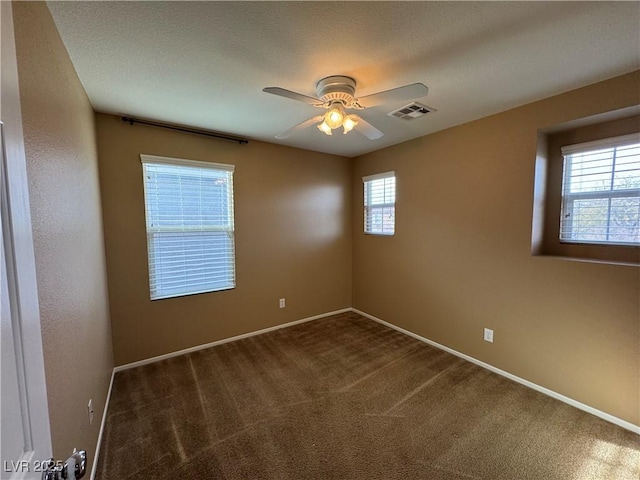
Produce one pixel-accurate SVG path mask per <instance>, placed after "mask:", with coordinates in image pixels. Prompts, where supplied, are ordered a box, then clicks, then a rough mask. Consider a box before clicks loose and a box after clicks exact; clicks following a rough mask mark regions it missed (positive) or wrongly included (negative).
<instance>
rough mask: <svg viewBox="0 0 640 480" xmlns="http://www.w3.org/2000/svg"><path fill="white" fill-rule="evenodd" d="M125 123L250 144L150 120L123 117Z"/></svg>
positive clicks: (243, 140)
mask: <svg viewBox="0 0 640 480" xmlns="http://www.w3.org/2000/svg"><path fill="white" fill-rule="evenodd" d="M122 121H123V122H127V123H128V124H129V125H133V124H134V123H139V124H141V125H151V126H152V127H160V128H167V129H169V130H176V131H178V132H185V133H194V134H196V135H204V136H205V137H212V138H218V139H220V140H229V141H231V142H238V143H239V144H240V145H242V144H243V143H249V140H247V139H246V138H239V137H232V136H230V135H224V134H222V133H216V132H211V131H208V130H199V129H196V128H188V127H182V126H179V125H171V124H169V123H160V122H152V121H150V120H139V119H137V118H133V117H122Z"/></svg>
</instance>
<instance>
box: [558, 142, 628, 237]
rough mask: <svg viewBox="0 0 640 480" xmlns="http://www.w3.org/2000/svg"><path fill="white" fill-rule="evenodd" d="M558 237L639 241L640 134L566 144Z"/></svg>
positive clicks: (563, 150)
mask: <svg viewBox="0 0 640 480" xmlns="http://www.w3.org/2000/svg"><path fill="white" fill-rule="evenodd" d="M562 155H563V156H564V170H563V184H562V213H561V221H560V240H561V241H563V242H570V243H589V244H605V245H640V134H632V135H624V136H621V137H615V138H609V139H605V140H598V141H595V142H588V143H581V144H577V145H570V146H565V147H562Z"/></svg>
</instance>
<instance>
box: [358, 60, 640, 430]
mask: <svg viewBox="0 0 640 480" xmlns="http://www.w3.org/2000/svg"><path fill="white" fill-rule="evenodd" d="M639 103H640V72H635V73H634V74H630V75H626V76H623V77H619V78H616V79H613V80H610V81H607V82H603V83H599V84H596V85H592V86H589V87H586V88H582V89H580V90H576V91H573V92H569V93H566V94H563V95H560V96H557V97H553V98H550V99H546V100H543V101H540V102H536V103H533V104H530V105H527V106H524V107H521V108H517V109H514V110H511V111H508V112H505V113H502V114H499V115H495V116H492V117H488V118H485V119H482V120H478V121H476V122H472V123H469V124H466V125H462V126H458V127H455V128H451V129H449V130H445V131H442V132H439V133H436V134H433V135H429V136H426V137H422V138H419V139H416V140H413V141H410V142H407V143H404V144H400V145H396V146H394V147H390V148H387V149H385V150H381V151H378V152H375V153H371V154H368V155H365V156H363V157H360V158H358V159H356V160H355V163H354V175H353V219H354V222H353V252H354V253H353V303H354V307H355V308H358V309H360V310H363V311H365V312H367V313H369V314H372V315H375V316H377V317H379V318H382V319H383V320H387V321H389V322H391V323H394V324H396V325H399V326H400V327H403V328H406V329H408V330H411V331H413V332H415V333H417V334H419V335H422V336H424V337H427V338H429V339H432V340H434V341H436V342H439V343H441V344H443V345H446V346H448V347H451V348H453V349H455V350H457V351H460V352H463V353H466V354H468V355H471V356H472V357H475V358H477V359H479V360H482V361H484V362H487V363H489V364H491V365H494V366H496V367H498V368H501V369H503V370H506V371H508V372H511V373H513V374H515V375H518V376H520V377H523V378H525V379H527V380H529V381H532V382H534V383H537V384H538V385H542V386H544V387H547V388H550V389H551V390H554V391H556V392H559V393H561V394H564V395H566V396H568V397H571V398H573V399H575V400H578V401H580V402H584V403H586V404H588V405H590V406H592V407H595V408H597V409H600V410H603V411H605V412H608V413H610V414H612V415H615V416H617V417H619V418H622V419H624V420H626V421H628V422H631V423H634V424H636V425H638V424H640V418H639V415H640V399H639V392H640V378H639V377H640V269H639V268H637V267H628V266H615V265H604V264H594V263H583V262H574V261H567V260H560V259H556V258H550V257H532V256H531V253H530V252H531V220H532V203H533V185H534V163H535V155H536V136H537V129H538V128H543V127H550V126H552V125H555V124H558V123H562V122H566V121H569V120H572V119H575V118H580V117H586V116H589V115H593V114H596V113H600V112H604V111H608V110H616V109H619V108H623V107H627V106H629V105H635V104H639ZM436 115H437V114H436ZM425 121H427V120H425ZM392 169H393V170H395V171H396V178H397V189H398V194H397V217H396V218H397V220H396V235H395V236H393V237H375V236H365V235H364V234H363V233H362V228H363V225H362V205H361V204H362V182H361V177H362V176H363V175H368V174H373V173H376V172H383V171H387V170H392ZM483 327H489V328H492V329H494V332H495V341H494V343H493V344H490V343H486V342H484V341H483V340H482V333H483Z"/></svg>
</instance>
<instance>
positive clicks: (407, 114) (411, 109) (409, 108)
mask: <svg viewBox="0 0 640 480" xmlns="http://www.w3.org/2000/svg"><path fill="white" fill-rule="evenodd" d="M431 112H435V110H434V109H433V108H431V107H427V106H426V105H423V104H421V103H418V102H413V103H410V104H409V105H405V106H404V107H402V108H399V109H397V110H394V111H393V112H389V113H388V115H389V116H391V117H398V118H401V119H403V120H413V119H414V118H420V117H423V116H425V115H426V114H427V113H431Z"/></svg>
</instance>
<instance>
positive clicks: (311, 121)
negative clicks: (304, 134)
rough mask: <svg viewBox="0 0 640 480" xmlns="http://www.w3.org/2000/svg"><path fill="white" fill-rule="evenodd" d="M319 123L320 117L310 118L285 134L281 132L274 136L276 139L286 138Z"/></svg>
mask: <svg viewBox="0 0 640 480" xmlns="http://www.w3.org/2000/svg"><path fill="white" fill-rule="evenodd" d="M321 121H322V115H318V116H317V117H313V118H310V119H309V120H305V121H304V122H302V123H299V124H298V125H296V126H295V127H291V128H290V129H289V130H287V131H286V132H282V133H281V134H279V135H276V138H278V139H283V138H288V137H290V136H291V135H293V134H294V133H295V132H297V131H298V130H302V129H303V128H308V127H310V126H311V125H313V124H314V123H320V122H321Z"/></svg>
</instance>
